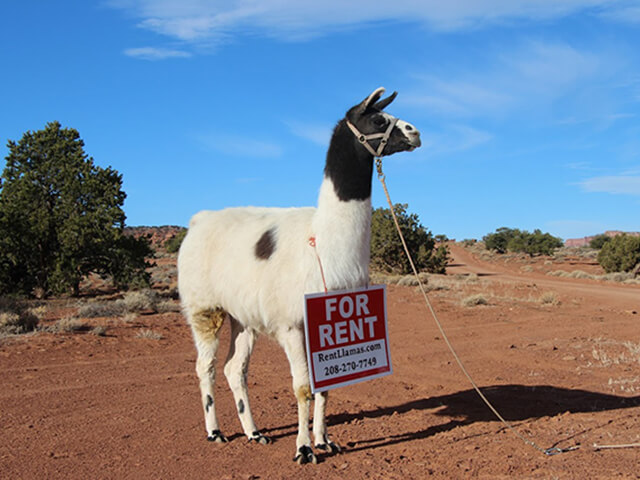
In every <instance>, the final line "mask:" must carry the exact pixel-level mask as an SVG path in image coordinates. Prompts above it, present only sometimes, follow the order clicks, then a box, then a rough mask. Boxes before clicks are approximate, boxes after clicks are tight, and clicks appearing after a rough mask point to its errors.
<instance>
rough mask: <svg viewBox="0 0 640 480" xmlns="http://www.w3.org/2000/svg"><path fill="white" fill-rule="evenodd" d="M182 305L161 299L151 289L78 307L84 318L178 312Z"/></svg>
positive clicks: (80, 315) (79, 313)
mask: <svg viewBox="0 0 640 480" xmlns="http://www.w3.org/2000/svg"><path fill="white" fill-rule="evenodd" d="M179 310H180V307H179V306H178V305H176V304H174V303H173V302H171V301H161V299H160V296H159V295H158V294H157V293H156V292H155V291H154V290H151V289H145V290H136V291H131V292H127V293H126V294H125V296H124V298H122V299H119V300H111V301H106V302H96V301H94V302H90V303H87V304H86V305H83V306H81V307H80V308H79V309H78V316H79V317H82V318H96V317H126V316H127V315H128V314H130V313H140V312H151V313H163V312H177V311H179Z"/></svg>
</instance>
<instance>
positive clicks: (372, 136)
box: [346, 115, 398, 158]
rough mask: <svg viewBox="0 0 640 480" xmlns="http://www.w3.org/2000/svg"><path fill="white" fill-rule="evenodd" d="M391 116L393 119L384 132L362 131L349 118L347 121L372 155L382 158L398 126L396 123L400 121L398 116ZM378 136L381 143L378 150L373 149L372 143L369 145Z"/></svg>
mask: <svg viewBox="0 0 640 480" xmlns="http://www.w3.org/2000/svg"><path fill="white" fill-rule="evenodd" d="M389 116H390V115H389ZM391 118H392V120H391V122H390V123H389V126H388V127H387V130H386V131H385V132H384V133H370V134H369V135H365V134H363V133H360V131H359V130H358V129H357V128H356V127H355V126H354V125H353V124H352V123H351V122H350V121H349V120H347V121H346V122H347V126H348V127H349V128H350V129H351V131H352V132H353V134H354V135H355V136H356V138H357V139H358V141H359V142H360V143H361V144H362V146H363V147H364V148H366V149H367V150H369V153H371V155H373V156H374V157H376V158H380V157H382V152H384V147H386V146H387V141H388V140H389V137H390V136H391V132H392V131H393V129H394V127H395V126H396V123H398V119H397V118H395V117H391ZM377 138H379V139H380V144H379V145H378V150H377V151H376V150H374V149H373V147H372V146H371V145H369V140H375V139H377Z"/></svg>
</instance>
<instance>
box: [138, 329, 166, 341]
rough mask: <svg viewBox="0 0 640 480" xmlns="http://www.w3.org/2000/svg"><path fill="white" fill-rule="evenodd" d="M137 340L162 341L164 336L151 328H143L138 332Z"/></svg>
mask: <svg viewBox="0 0 640 480" xmlns="http://www.w3.org/2000/svg"><path fill="white" fill-rule="evenodd" d="M136 338H144V339H146V340H162V334H161V333H158V332H154V331H153V330H151V329H150V328H143V329H141V330H139V331H138V333H137V334H136Z"/></svg>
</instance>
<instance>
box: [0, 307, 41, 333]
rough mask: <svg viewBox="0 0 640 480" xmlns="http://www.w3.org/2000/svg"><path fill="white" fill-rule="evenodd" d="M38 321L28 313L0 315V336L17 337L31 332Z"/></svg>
mask: <svg viewBox="0 0 640 480" xmlns="http://www.w3.org/2000/svg"><path fill="white" fill-rule="evenodd" d="M38 322H39V319H38V317H37V316H35V315H34V314H33V313H31V312H29V311H23V312H20V313H15V312H1V313H0V336H5V335H19V334H21V333H27V332H32V331H33V330H35V329H36V327H37V326H38Z"/></svg>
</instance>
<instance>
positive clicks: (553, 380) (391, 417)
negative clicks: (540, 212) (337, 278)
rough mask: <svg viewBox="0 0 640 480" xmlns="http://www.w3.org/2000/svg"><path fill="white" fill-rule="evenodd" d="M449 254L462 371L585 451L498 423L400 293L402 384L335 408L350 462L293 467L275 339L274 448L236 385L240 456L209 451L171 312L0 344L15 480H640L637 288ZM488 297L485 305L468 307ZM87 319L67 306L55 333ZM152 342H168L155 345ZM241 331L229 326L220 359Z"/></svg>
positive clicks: (6, 445) (6, 474) (227, 400)
mask: <svg viewBox="0 0 640 480" xmlns="http://www.w3.org/2000/svg"><path fill="white" fill-rule="evenodd" d="M451 248H452V252H453V255H454V259H455V262H454V265H453V266H452V267H451V268H450V269H449V272H448V274H447V275H446V276H442V277H440V278H439V277H432V278H431V279H430V283H429V289H430V290H431V292H430V298H431V300H432V302H433V304H434V307H435V310H436V312H437V313H438V315H439V317H440V320H441V321H442V323H443V325H444V328H445V330H446V331H447V332H448V336H449V338H450V340H451V342H452V344H453V345H454V347H455V348H456V349H457V352H458V354H459V355H460V357H461V358H462V361H463V362H464V363H465V365H466V367H467V369H468V370H469V372H470V373H471V375H472V376H473V378H474V379H475V381H476V383H477V384H478V385H479V386H480V387H481V389H482V391H483V392H484V394H485V395H486V397H487V398H488V399H489V400H490V401H491V402H493V404H494V405H495V407H496V408H497V409H498V411H500V412H501V414H502V415H503V416H504V417H506V418H507V419H508V420H509V421H510V422H511V423H512V424H513V426H514V428H515V429H516V430H517V431H518V432H519V433H520V434H521V435H522V436H524V437H525V438H526V439H528V440H530V441H531V442H535V444H536V445H537V446H539V447H540V448H542V449H547V448H550V447H557V448H560V449H567V450H568V449H572V450H570V451H565V452H564V453H559V454H557V455H553V456H547V455H545V454H544V453H542V452H540V451H538V450H537V449H536V448H535V447H534V446H532V445H530V444H526V443H524V442H523V441H522V440H521V439H519V438H518V437H517V436H515V435H514V434H513V433H512V432H511V431H509V430H508V429H506V428H505V427H504V426H503V425H502V424H501V423H500V422H499V421H497V420H496V418H495V417H494V415H493V414H492V413H491V412H490V411H489V409H488V408H487V407H486V406H485V405H484V404H483V403H482V401H481V400H480V399H479V398H478V396H477V394H476V393H475V392H474V391H473V390H472V388H471V386H470V384H469V382H468V381H467V379H466V378H465V377H464V375H463V374H462V373H461V372H460V370H459V368H458V366H457V364H456V363H455V361H454V360H453V357H452V355H451V353H450V352H449V351H448V349H447V347H446V345H445V342H444V341H443V339H442V336H441V334H440V333H439V332H438V330H437V327H436V326H435V324H434V321H433V320H432V319H431V318H430V317H429V315H428V314H427V312H426V309H425V307H424V305H423V303H422V297H421V295H420V294H419V292H418V291H417V290H416V287H410V286H398V285H390V286H389V287H388V291H387V293H388V315H389V329H390V342H391V355H392V360H393V369H394V373H393V375H391V376H388V377H385V378H381V379H377V380H374V381H368V382H364V383H360V384H358V385H353V386H350V387H345V388H341V389H338V390H335V391H333V392H332V393H331V395H330V403H329V407H328V423H329V431H330V434H331V435H332V438H333V439H334V440H335V441H336V442H338V443H339V444H340V445H342V447H343V452H342V453H340V454H333V455H325V454H322V453H320V454H319V463H318V465H305V466H298V465H296V464H295V463H294V462H292V457H293V455H294V450H295V436H296V423H297V416H296V408H295V399H294V396H293V394H292V392H291V388H290V376H289V370H288V366H287V363H286V359H285V356H284V353H283V352H282V350H281V349H280V347H279V346H278V345H277V344H275V343H274V342H273V341H270V340H268V339H265V338H261V339H259V340H258V342H257V344H256V348H255V351H254V354H253V357H252V363H251V371H250V376H249V385H250V396H251V399H252V408H253V412H254V417H255V419H256V423H258V425H259V426H260V427H261V429H262V431H263V433H265V434H267V435H269V436H271V437H272V438H273V439H274V442H273V443H272V444H270V445H256V444H253V443H247V441H246V439H245V438H244V437H243V436H242V435H241V428H240V423H239V420H238V418H237V415H236V409H235V406H234V403H233V399H232V396H231V393H230V391H229V389H228V387H227V385H226V381H225V380H224V375H223V374H222V373H220V375H219V377H218V379H219V382H218V387H217V406H218V416H219V418H220V421H221V426H222V429H223V431H224V432H225V433H226V434H227V435H228V436H229V437H230V439H231V441H230V442H229V443H228V444H224V445H220V444H215V443H210V442H207V441H206V437H205V432H204V424H203V418H202V411H201V405H200V397H199V394H198V382H197V378H196V375H195V370H194V367H195V349H194V347H193V344H192V340H191V336H190V331H189V330H188V328H187V326H186V325H185V323H184V321H183V319H182V318H181V316H180V314H179V313H175V312H170V313H163V314H141V315H138V317H137V318H135V319H134V320H132V319H129V320H128V321H124V320H123V319H119V318H97V319H90V320H86V321H87V323H88V324H90V325H103V326H105V327H106V335H105V336H98V335H94V334H91V333H90V331H89V330H85V331H78V332H74V333H57V334H54V333H44V332H41V333H37V334H32V335H26V336H24V335H23V336H18V337H8V338H5V339H3V340H0V372H1V377H0V425H1V426H2V435H1V439H0V477H1V478H6V479H18V478H20V479H30V478H65V479H68V478H79V479H80V478H81V479H86V478H113V479H122V478H135V479H144V478H185V479H189V478H217V479H258V478H260V479H280V478H300V479H304V478H325V479H332V478H349V479H364V478H384V479H396V478H397V479H413V478H416V479H418V478H443V479H444V478H446V479H457V478H472V477H477V478H491V479H499V478H545V479H546V478H563V479H565V478H567V479H574V478H575V479H586V478H625V479H627V478H635V479H637V478H640V448H637V445H638V444H639V443H640V313H639V310H640V286H638V285H623V284H618V283H613V282H603V281H595V280H578V279H566V278H557V277H552V276H549V275H545V272H546V271H548V270H553V269H565V270H572V269H578V268H579V269H582V270H587V271H589V270H590V271H597V270H598V267H597V265H596V264H594V262H589V261H587V260H585V261H584V263H585V265H575V263H580V262H581V260H579V259H578V260H576V261H575V262H574V264H571V262H570V260H567V261H565V262H564V263H562V262H555V261H554V262H555V263H554V262H552V261H551V260H548V259H547V260H545V259H534V260H527V259H514V260H512V261H504V260H502V259H501V258H485V257H482V259H481V258H480V257H479V256H478V255H476V254H474V253H472V252H471V251H469V250H465V249H463V248H462V247H460V246H459V245H452V247H451ZM574 260H575V259H574ZM567 262H568V263H567ZM552 263H553V264H552ZM477 294H479V295H482V297H483V298H484V299H485V300H486V301H487V304H486V305H476V306H464V304H463V301H464V300H465V299H467V298H468V297H470V296H472V295H477ZM73 308H74V307H73V302H71V301H70V302H57V303H56V302H52V303H51V305H48V306H47V313H46V315H45V318H44V323H45V324H47V323H53V322H55V321H56V320H57V319H58V318H60V317H62V316H64V315H68V314H69V311H71V310H73ZM141 329H152V330H153V331H154V332H156V333H159V334H161V336H162V338H160V339H154V338H141V337H139V335H138V334H139V332H140V330H141ZM228 333H229V332H228V326H225V327H224V328H223V330H222V336H223V338H222V344H221V350H220V354H219V356H220V357H221V358H225V356H226V350H227V339H228ZM634 444H635V445H636V446H635V447H633V446H629V447H627V448H602V449H597V448H594V445H599V446H605V447H607V446H621V445H634Z"/></svg>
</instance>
